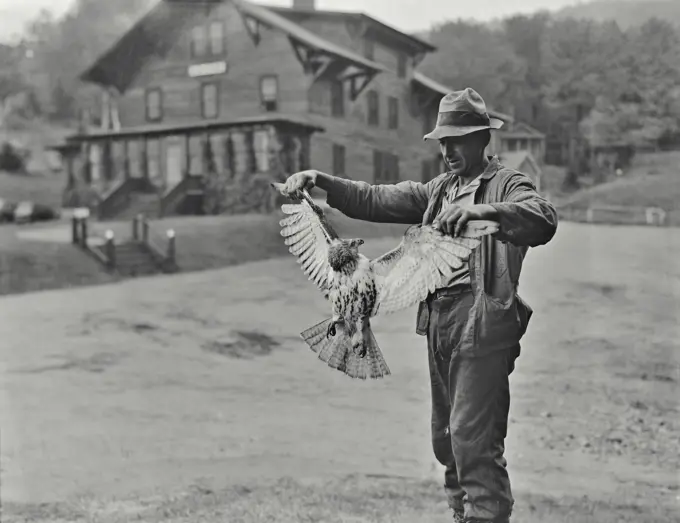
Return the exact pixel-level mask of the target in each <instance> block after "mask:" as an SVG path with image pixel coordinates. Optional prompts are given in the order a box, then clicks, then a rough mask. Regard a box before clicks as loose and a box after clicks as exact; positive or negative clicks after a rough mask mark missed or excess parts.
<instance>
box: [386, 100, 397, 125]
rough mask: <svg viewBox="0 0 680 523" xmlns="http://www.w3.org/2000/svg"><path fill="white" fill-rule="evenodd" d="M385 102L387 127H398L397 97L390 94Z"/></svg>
mask: <svg viewBox="0 0 680 523" xmlns="http://www.w3.org/2000/svg"><path fill="white" fill-rule="evenodd" d="M387 102H388V109H389V127H390V129H397V128H398V127H399V99H398V98H396V97H394V96H390V97H389V98H388V101H387Z"/></svg>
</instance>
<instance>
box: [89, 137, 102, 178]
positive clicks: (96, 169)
mask: <svg viewBox="0 0 680 523" xmlns="http://www.w3.org/2000/svg"><path fill="white" fill-rule="evenodd" d="M101 177H102V150H101V146H100V145H99V144H96V143H93V144H92V145H90V182H98V181H99V180H100V179H101Z"/></svg>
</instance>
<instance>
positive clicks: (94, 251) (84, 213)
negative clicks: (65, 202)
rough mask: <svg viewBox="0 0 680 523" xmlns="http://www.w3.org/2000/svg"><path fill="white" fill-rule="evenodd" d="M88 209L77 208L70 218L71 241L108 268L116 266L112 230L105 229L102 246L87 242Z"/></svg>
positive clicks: (111, 269) (111, 268)
mask: <svg viewBox="0 0 680 523" xmlns="http://www.w3.org/2000/svg"><path fill="white" fill-rule="evenodd" d="M88 217H89V209H77V210H76V211H75V212H74V215H73V218H72V219H71V228H72V242H73V244H74V245H77V246H78V247H80V248H81V249H82V250H83V251H85V252H86V253H88V254H89V255H90V256H92V257H93V258H94V259H96V260H97V261H98V262H99V263H101V264H102V265H103V266H104V267H106V268H107V269H108V270H110V271H113V270H114V269H115V268H116V247H115V244H114V238H113V231H107V232H106V235H105V242H104V244H103V245H102V246H99V245H91V244H90V242H89V227H88V221H87V219H88Z"/></svg>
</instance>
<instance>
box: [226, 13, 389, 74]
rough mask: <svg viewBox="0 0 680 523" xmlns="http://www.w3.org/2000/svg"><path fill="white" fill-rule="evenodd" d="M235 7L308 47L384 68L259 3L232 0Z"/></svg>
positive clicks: (365, 64) (378, 69)
mask: <svg viewBox="0 0 680 523" xmlns="http://www.w3.org/2000/svg"><path fill="white" fill-rule="evenodd" d="M233 2H234V4H235V5H236V7H237V8H238V9H239V10H240V11H241V12H242V13H244V14H246V15H248V16H251V17H253V18H255V19H256V20H258V21H259V22H260V23H262V24H265V25H268V26H271V27H274V28H276V29H278V30H280V31H282V32H284V33H285V34H287V35H288V36H290V37H292V38H295V39H297V40H299V41H301V42H302V43H304V44H307V45H308V46H310V47H313V48H315V49H319V50H321V51H325V52H327V53H329V54H331V55H333V56H336V57H338V58H343V59H345V60H348V61H350V62H354V63H356V64H359V65H362V66H364V67H366V68H368V69H372V70H374V71H375V72H380V71H385V70H386V69H385V68H384V67H383V66H382V65H380V64H379V63H377V62H374V61H373V60H369V59H367V58H364V57H363V56H361V55H359V54H357V53H355V52H353V51H351V50H349V49H346V48H344V47H342V46H340V45H337V44H334V43H333V42H330V41H328V40H326V39H325V38H322V37H320V36H318V35H316V34H314V33H312V32H311V31H308V30H307V29H305V28H304V27H301V26H300V25H298V24H296V23H294V22H291V21H290V20H288V19H287V18H285V17H284V16H281V15H280V14H278V13H277V12H275V11H274V10H273V9H269V8H266V7H264V6H261V5H256V4H253V3H250V2H247V1H245V0H233Z"/></svg>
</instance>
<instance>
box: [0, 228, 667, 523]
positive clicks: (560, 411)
mask: <svg viewBox="0 0 680 523" xmlns="http://www.w3.org/2000/svg"><path fill="white" fill-rule="evenodd" d="M391 244H392V242H391V241H389V240H376V241H370V242H369V243H368V245H367V246H366V247H367V249H366V251H367V253H368V254H369V255H372V254H376V253H378V252H381V251H384V250H385V249H387V248H388V247H389V246H390V245H391ZM574 252H578V253H579V256H573V253H574ZM678 255H680V238H679V237H678V233H677V231H676V230H673V229H653V230H649V229H635V228H625V229H624V228H607V227H586V226H578V225H574V224H563V225H562V227H561V229H560V232H559V233H558V236H557V237H556V239H555V241H554V243H552V244H551V245H550V246H549V247H545V248H540V249H536V250H535V251H532V252H531V253H530V254H529V256H528V258H527V266H526V271H525V275H524V276H523V282H522V291H521V292H522V294H523V296H524V297H525V298H526V299H527V300H528V301H529V302H530V303H531V304H532V306H533V307H534V309H535V311H536V313H535V317H534V319H533V320H532V325H531V327H530V330H529V333H528V334H527V337H526V339H525V342H524V346H523V356H522V357H521V358H520V360H519V362H518V366H517V370H516V371H515V373H514V374H513V377H512V394H513V398H514V399H513V405H512V407H511V419H510V433H509V438H508V444H507V449H508V459H509V463H510V468H511V474H512V477H513V484H514V487H515V493H516V496H517V500H518V501H517V518H516V521H521V522H523V523H539V522H541V523H542V522H544V521H552V522H555V523H566V522H593V523H594V522H599V523H609V522H611V523H614V522H630V523H633V522H640V521H642V522H647V523H652V522H654V523H664V522H671V521H674V520H673V516H672V514H673V510H676V508H677V496H678V495H679V494H680V490H678V489H679V485H678V481H677V468H678V466H680V462H679V461H678V459H679V456H678V454H677V448H678V445H679V444H680V441H679V440H678V434H679V430H680V426H679V425H678V420H680V416H679V414H680V411H678V404H677V392H678V383H679V381H680V361H678V354H680V352H679V349H680V346H679V345H678V340H680V332H679V331H678V325H677V314H676V312H677V295H678V293H679V292H680V288H678V281H680V279H679V278H680V273H678V266H677V264H676V263H675V260H676V259H677V257H678ZM621 260H623V261H621ZM652 265H653V266H654V267H655V269H654V271H649V270H647V269H648V267H650V266H652ZM67 304H68V305H67ZM322 307H323V298H321V296H320V295H319V293H317V292H316V291H315V290H314V289H313V286H312V285H310V284H309V283H307V282H305V280H304V276H303V275H302V274H301V272H300V270H299V267H297V266H296V264H295V263H294V261H293V260H292V259H290V258H284V259H283V260H269V261H264V262H259V263H256V264H249V265H241V266H239V267H233V268H230V269H224V270H219V271H214V272H212V271H209V272H199V273H192V274H181V275H177V276H171V277H158V278H149V279H146V280H139V281H130V282H125V283H123V284H121V285H116V286H104V287H98V288H90V289H80V290H72V291H55V292H49V293H44V294H40V295H25V296H16V297H6V298H3V299H2V300H0V316H2V318H3V320H4V321H3V322H0V337H1V338H2V339H3V340H4V343H3V344H0V361H2V367H1V368H2V372H3V377H2V383H3V392H4V394H3V395H0V401H2V402H3V404H2V405H0V422H1V424H2V427H3V446H2V463H3V501H4V503H3V505H4V510H5V515H4V516H3V521H11V522H17V523H18V522H19V521H30V522H37V521H45V522H46V521H51V522H65V521H100V522H102V523H114V522H115V523H118V522H122V521H129V520H131V519H133V520H138V519H139V520H142V521H150V522H156V521H167V522H171V523H193V522H195V521H205V522H206V523H212V522H215V523H217V522H223V521H229V522H239V521H240V522H266V521H282V522H291V523H292V522H298V521H329V522H341V521H344V522H347V521H351V522H354V523H368V522H374V521H384V522H388V521H390V522H399V523H411V522H415V521H428V522H442V523H443V522H444V521H450V516H449V515H447V513H446V510H445V506H444V499H443V494H442V492H441V489H440V486H439V483H440V481H441V476H440V472H438V471H437V470H436V469H435V468H433V467H432V463H433V458H432V456H431V450H430V443H429V421H428V420H429V391H428V388H427V368H426V365H427V364H426V359H425V358H424V357H423V354H424V353H423V350H424V347H423V343H424V342H423V339H422V338H420V337H418V336H416V335H415V334H414V333H413V321H414V318H413V312H414V311H413V310H409V311H405V312H403V313H398V314H396V315H394V316H392V317H389V318H379V319H376V321H375V323H374V328H375V331H376V337H377V338H378V340H379V342H380V343H381V345H382V347H383V350H384V351H385V356H386V359H387V361H388V364H389V365H390V367H391V369H392V372H393V375H392V376H391V377H390V378H389V379H386V380H382V381H380V382H371V383H357V382H352V381H350V380H348V379H346V378H345V377H344V376H342V375H341V374H340V373H337V372H333V371H329V370H328V369H326V370H324V367H323V366H322V365H321V364H320V363H319V362H318V360H316V358H314V356H313V355H312V354H310V353H309V351H308V350H307V349H305V348H304V347H303V346H302V345H301V343H300V341H299V339H298V338H297V334H296V333H297V332H299V331H300V330H302V329H303V328H305V327H307V326H309V325H310V324H312V323H313V322H315V321H318V320H320V319H321V318H323V317H324V316H325V315H326V313H325V310H324V309H322ZM565 318H568V321H565ZM29 321H30V322H32V324H34V325H39V326H40V328H39V329H27V328H25V325H27V322H29ZM237 330H239V331H251V332H256V333H258V335H259V337H260V339H261V340H265V341H263V342H262V343H261V344H260V345H257V346H253V345H249V344H247V343H244V340H243V338H242V337H239V336H237V335H236V332H235V331H237ZM48 340H49V341H48ZM267 340H269V341H267ZM349 474H354V476H351V477H348V475H349ZM368 474H373V475H375V474H378V475H379V476H378V477H375V476H367V475H368ZM287 477H288V478H292V479H290V480H286V479H280V478H287ZM433 481H434V482H433ZM41 502H46V503H47V504H45V505H42V504H41Z"/></svg>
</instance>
